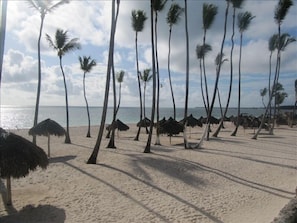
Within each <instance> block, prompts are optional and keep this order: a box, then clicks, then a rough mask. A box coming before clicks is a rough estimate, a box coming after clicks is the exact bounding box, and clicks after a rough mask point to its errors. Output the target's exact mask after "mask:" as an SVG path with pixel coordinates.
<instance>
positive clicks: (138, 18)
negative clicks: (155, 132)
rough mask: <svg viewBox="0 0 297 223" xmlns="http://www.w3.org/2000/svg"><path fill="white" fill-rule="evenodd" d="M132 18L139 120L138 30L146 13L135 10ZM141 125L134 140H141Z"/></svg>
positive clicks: (140, 100)
mask: <svg viewBox="0 0 297 223" xmlns="http://www.w3.org/2000/svg"><path fill="white" fill-rule="evenodd" d="M131 18H132V19H131V20H132V27H133V30H134V31H135V51H136V73H137V81H138V91H139V103H140V117H139V121H141V120H142V116H143V115H142V95H141V84H140V77H139V63H138V45H137V40H138V32H141V31H142V30H143V28H144V23H145V21H146V20H147V17H146V14H145V12H144V11H142V10H137V11H136V10H133V11H132V13H131ZM140 129H141V125H140V126H139V128H138V131H137V134H136V136H135V138H134V140H136V141H138V140H139V134H140Z"/></svg>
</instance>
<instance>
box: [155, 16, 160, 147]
mask: <svg viewBox="0 0 297 223" xmlns="http://www.w3.org/2000/svg"><path fill="white" fill-rule="evenodd" d="M157 23H158V13H157V12H156V18H155V46H156V51H155V52H156V68H157V69H156V76H157V125H156V135H157V137H156V142H155V145H161V143H160V126H159V119H160V117H159V115H160V114H159V103H160V74H159V59H158V34H157Z"/></svg>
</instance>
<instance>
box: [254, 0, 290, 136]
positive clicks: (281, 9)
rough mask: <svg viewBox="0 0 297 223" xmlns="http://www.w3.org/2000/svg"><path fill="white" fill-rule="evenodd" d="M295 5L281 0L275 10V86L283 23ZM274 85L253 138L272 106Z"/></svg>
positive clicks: (286, 0) (287, 0) (278, 69)
mask: <svg viewBox="0 0 297 223" xmlns="http://www.w3.org/2000/svg"><path fill="white" fill-rule="evenodd" d="M292 5H293V1H292V0H279V1H278V4H277V6H276V7H275V10H274V21H275V22H276V24H277V26H278V27H277V28H278V33H277V48H276V49H277V59H276V65H275V75H274V80H273V85H272V86H273V87H274V86H276V83H278V78H279V73H280V59H281V47H280V45H281V24H282V23H283V21H284V19H285V17H286V15H287V13H288V11H289V8H290V7H291V6H292ZM273 87H272V91H271V95H270V97H269V100H268V104H267V107H266V109H265V112H264V115H263V117H262V120H261V124H260V126H259V128H258V130H257V132H256V133H255V135H254V136H253V137H252V139H257V137H258V135H259V133H260V131H261V129H262V126H263V125H264V121H265V118H266V115H267V112H268V108H269V107H270V106H271V101H272V95H273V92H274V89H273ZM272 132H273V129H272V128H271V129H270V134H272Z"/></svg>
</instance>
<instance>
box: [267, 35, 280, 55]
mask: <svg viewBox="0 0 297 223" xmlns="http://www.w3.org/2000/svg"><path fill="white" fill-rule="evenodd" d="M277 41H278V35H277V34H273V35H272V36H271V37H270V38H269V41H268V49H269V51H270V52H273V51H274V50H275V49H276V48H277V44H278V42H277Z"/></svg>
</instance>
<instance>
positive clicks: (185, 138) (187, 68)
mask: <svg viewBox="0 0 297 223" xmlns="http://www.w3.org/2000/svg"><path fill="white" fill-rule="evenodd" d="M185 32H186V92H185V111H184V123H183V126H184V148H185V149H187V148H189V145H188V139H187V136H186V131H185V129H186V118H187V117H188V100H189V69H190V64H189V31H188V6H187V0H185Z"/></svg>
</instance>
